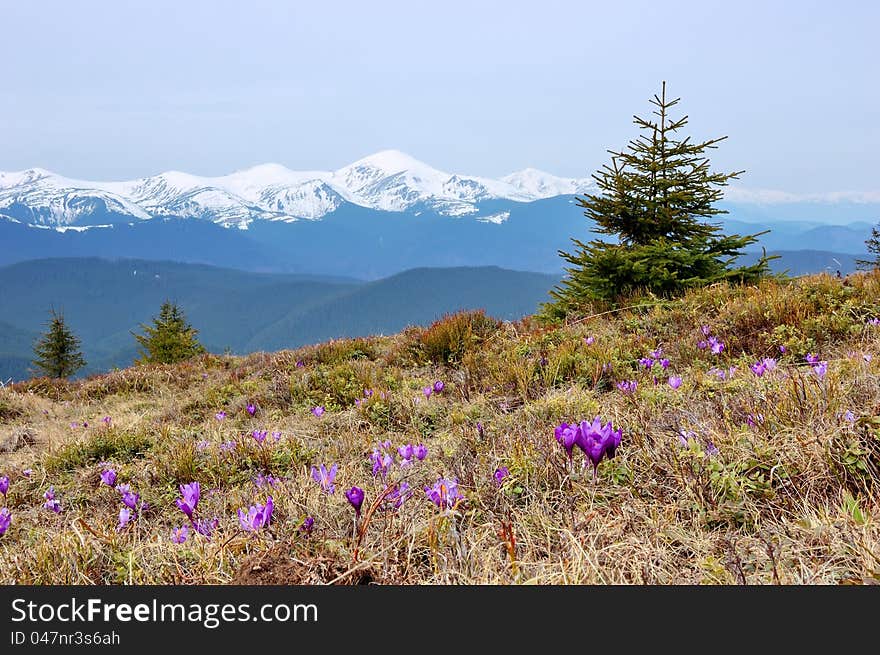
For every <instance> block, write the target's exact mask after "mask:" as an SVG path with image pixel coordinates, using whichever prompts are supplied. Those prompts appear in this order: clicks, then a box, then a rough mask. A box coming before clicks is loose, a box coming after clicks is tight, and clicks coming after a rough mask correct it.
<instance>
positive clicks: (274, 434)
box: [272, 430, 281, 443]
mask: <svg viewBox="0 0 880 655" xmlns="http://www.w3.org/2000/svg"><path fill="white" fill-rule="evenodd" d="M272 441H274V442H275V443H278V442H279V441H281V432H279V431H278V430H274V431H273V432H272Z"/></svg>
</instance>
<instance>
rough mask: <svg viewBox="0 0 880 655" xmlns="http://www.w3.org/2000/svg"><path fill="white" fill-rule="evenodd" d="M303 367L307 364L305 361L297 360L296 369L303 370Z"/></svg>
mask: <svg viewBox="0 0 880 655" xmlns="http://www.w3.org/2000/svg"><path fill="white" fill-rule="evenodd" d="M303 366H305V362H303V360H301V359H298V360H296V367H297V368H302V367H303Z"/></svg>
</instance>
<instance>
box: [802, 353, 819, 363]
mask: <svg viewBox="0 0 880 655" xmlns="http://www.w3.org/2000/svg"><path fill="white" fill-rule="evenodd" d="M804 359H806V360H807V364H818V363H819V355H814V354H813V353H807V356H806V357H804Z"/></svg>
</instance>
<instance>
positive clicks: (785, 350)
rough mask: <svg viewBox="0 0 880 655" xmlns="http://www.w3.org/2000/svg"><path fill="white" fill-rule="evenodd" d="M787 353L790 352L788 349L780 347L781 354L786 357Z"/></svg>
mask: <svg viewBox="0 0 880 655" xmlns="http://www.w3.org/2000/svg"><path fill="white" fill-rule="evenodd" d="M786 352H788V348H786V347H785V346H784V345H780V346H779V354H780V355H784V354H785V353H786Z"/></svg>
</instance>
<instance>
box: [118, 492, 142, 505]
mask: <svg viewBox="0 0 880 655" xmlns="http://www.w3.org/2000/svg"><path fill="white" fill-rule="evenodd" d="M140 499H141V497H140V494H137V493H135V492H133V491H126V492H125V493H124V494H122V504H123V505H125V506H126V507H128V508H131V509H135V510H136V509H137V508H138V503H139V502H140Z"/></svg>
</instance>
